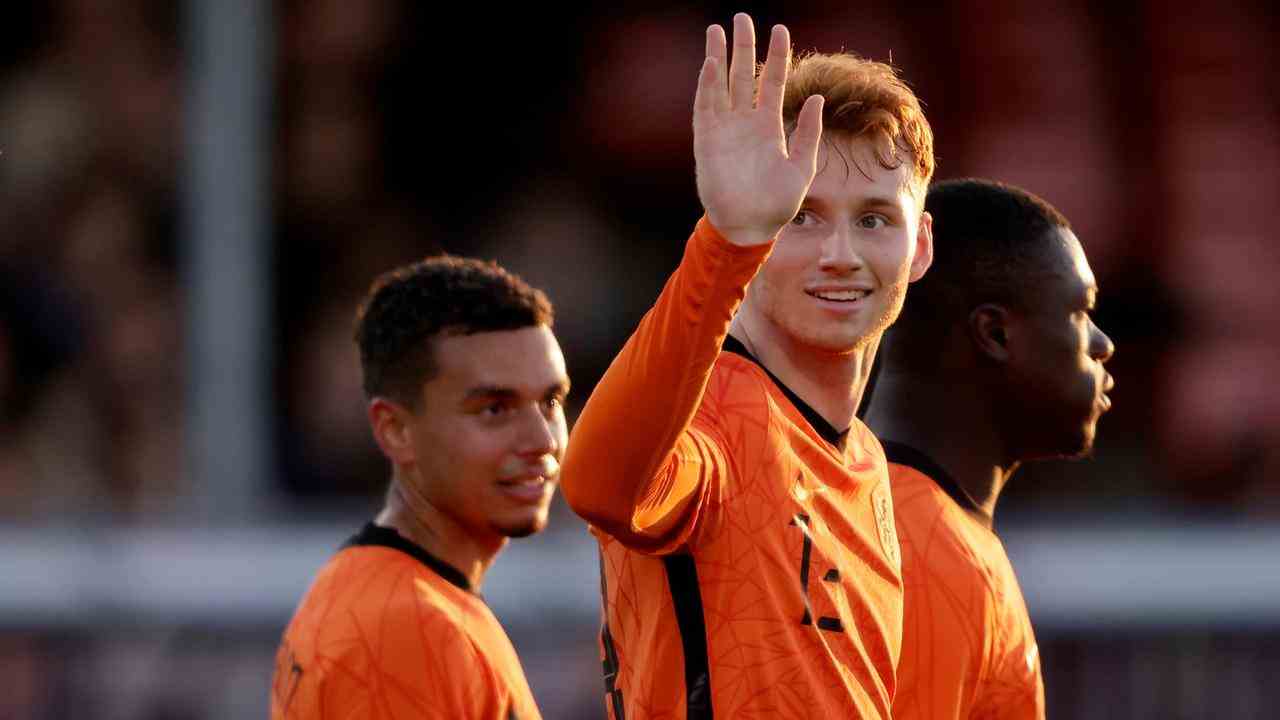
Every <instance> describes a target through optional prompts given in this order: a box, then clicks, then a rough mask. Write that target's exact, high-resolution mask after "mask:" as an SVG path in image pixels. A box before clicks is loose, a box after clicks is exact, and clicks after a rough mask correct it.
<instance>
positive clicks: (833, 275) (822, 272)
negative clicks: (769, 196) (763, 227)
mask: <svg viewBox="0 0 1280 720" xmlns="http://www.w3.org/2000/svg"><path fill="white" fill-rule="evenodd" d="M871 142H872V141H871V140H868V139H863V138H855V139H850V138H848V137H845V136H841V135H827V136H826V137H825V138H824V142H823V144H822V146H821V148H820V149H819V152H818V173H817V175H816V177H815V178H814V180H813V184H812V185H811V186H810V188H809V193H808V195H807V196H806V198H805V200H804V203H803V204H802V205H801V209H800V212H799V213H798V214H797V215H796V217H795V218H794V219H793V220H792V221H791V223H790V224H788V225H787V226H786V227H784V228H783V229H782V231H781V232H780V233H779V234H778V239H777V242H776V243H775V244H774V248H773V252H772V254H771V255H770V256H769V259H768V261H766V262H765V264H764V267H763V268H761V270H760V273H759V274H758V275H757V276H756V277H755V279H753V280H752V281H751V285H750V286H749V287H748V288H747V296H746V299H745V301H744V302H743V305H742V309H741V310H740V311H739V315H740V316H741V317H743V321H744V322H745V323H746V324H747V326H748V327H749V328H751V330H752V331H753V332H754V334H755V336H756V338H757V341H759V340H764V341H766V342H774V343H782V344H784V345H786V346H788V347H789V348H792V349H797V350H801V351H804V350H809V351H813V352H818V353H822V354H846V353H850V352H853V351H854V350H857V349H859V348H861V347H863V346H865V345H866V344H867V343H869V342H872V341H874V340H876V339H878V338H879V337H880V335H881V333H883V332H884V330H885V328H887V327H888V326H889V325H890V324H891V323H892V322H893V321H894V319H895V318H897V316H898V313H899V311H900V310H901V309H902V302H903V299H904V297H905V295H906V289H907V284H908V283H909V282H912V281H914V280H917V279H919V278H920V277H921V276H922V275H923V274H924V272H925V270H926V269H927V268H928V267H929V261H930V258H931V255H932V240H931V234H930V221H929V218H928V216H927V215H925V216H922V214H921V208H920V204H921V201H920V199H919V198H917V197H916V196H915V195H914V194H913V193H912V191H911V188H910V186H909V184H908V179H909V177H910V172H911V166H910V163H904V164H903V165H901V166H900V167H898V168H896V169H894V170H886V169H885V168H884V167H882V166H881V165H880V164H879V163H878V162H877V160H876V156H875V152H874V148H873V146H872V145H871ZM864 173H865V174H864ZM761 336H763V337H761Z"/></svg>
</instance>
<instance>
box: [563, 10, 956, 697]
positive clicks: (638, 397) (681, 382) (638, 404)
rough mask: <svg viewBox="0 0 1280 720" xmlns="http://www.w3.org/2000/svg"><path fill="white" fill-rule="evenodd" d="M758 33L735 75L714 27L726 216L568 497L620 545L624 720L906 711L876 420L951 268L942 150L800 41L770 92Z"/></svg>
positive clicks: (620, 374)
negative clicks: (889, 357)
mask: <svg viewBox="0 0 1280 720" xmlns="http://www.w3.org/2000/svg"><path fill="white" fill-rule="evenodd" d="M733 36H734V39H733V44H734V49H733V61H732V65H730V63H729V61H728V57H727V56H728V50H727V48H726V38H725V33H724V30H723V29H721V28H720V27H719V26H712V27H710V28H709V29H708V31H707V56H706V60H705V61H704V64H703V66H702V71H701V74H700V76H699V80H698V89H697V93H696V97H695V100H694V122H693V125H694V154H695V160H696V166H697V181H698V195H699V197H700V199H701V201H702V204H703V207H704V208H705V211H706V215H705V217H703V218H702V219H701V220H700V221H699V222H698V223H697V226H696V228H695V230H694V232H693V235H692V237H691V238H690V239H689V242H688V244H687V246H686V249H685V255H684V259H683V260H682V261H681V263H680V266H679V267H678V268H677V269H676V271H675V274H674V275H673V276H672V277H671V279H670V280H669V281H668V282H667V284H666V287H665V288H664V290H663V291H662V293H661V295H660V296H659V297H658V300H657V303H656V304H655V305H654V307H653V308H652V309H651V310H650V311H649V313H648V314H647V315H646V316H645V318H644V319H643V320H642V321H641V323H640V326H639V328H638V329H637V330H636V332H635V334H634V335H632V337H631V338H630V340H629V341H628V342H627V344H626V346H625V347H624V348H623V350H622V352H621V354H620V355H619V356H618V357H617V358H616V359H615V360H614V362H613V364H612V366H611V367H610V368H609V370H608V371H607V373H606V374H605V376H604V378H603V379H602V380H601V381H600V383H599V385H597V387H596V388H595V390H594V392H593V393H592V395H591V397H590V399H589V401H588V402H587V405H586V407H585V408H584V410H583V412H582V415H581V417H580V419H579V421H578V423H577V425H576V426H575V428H574V435H573V439H572V441H571V442H570V444H569V451H568V454H567V457H566V460H565V472H564V477H563V479H562V486H563V488H564V492H565V498H566V500H568V502H569V504H570V505H571V506H572V507H573V508H574V510H576V511H577V512H578V513H579V514H580V515H582V516H583V517H584V518H586V519H587V520H588V521H589V522H590V523H591V525H592V526H593V532H594V533H595V536H596V538H597V540H598V541H599V543H600V546H601V555H602V565H603V567H602V581H603V582H602V584H603V594H604V616H605V618H604V619H605V622H604V624H603V628H602V631H601V645H602V650H603V655H604V666H605V674H606V677H605V687H606V693H607V695H606V706H607V707H608V710H609V712H610V714H611V717H613V718H614V719H615V720H623V718H626V720H647V719H649V718H711V717H725V718H746V717H758V718H781V719H783V720H786V719H788V718H815V717H832V718H841V719H842V720H845V719H849V718H888V717H889V710H890V701H891V698H892V696H893V692H894V666H895V664H896V663H897V659H898V651H899V644H900V638H901V628H902V626H901V623H902V617H901V613H902V585H901V576H900V574H899V566H898V541H897V538H896V537H895V535H894V526H893V509H892V504H891V494H890V490H889V486H888V475H887V472H886V468H885V461H884V456H883V451H882V450H881V448H880V445H879V443H878V442H877V441H876V439H875V438H874V437H873V436H872V435H871V433H870V432H869V431H868V430H867V428H866V427H865V426H864V425H862V424H861V423H860V422H858V421H857V420H855V418H854V411H855V409H856V408H857V404H858V401H859V398H860V396H861V393H862V389H863V386H864V384H865V382H866V377H867V374H868V372H869V371H870V369H871V363H872V358H873V356H874V354H875V351H876V347H877V345H878V343H879V339H880V335H881V334H882V332H883V331H884V329H885V327H887V326H888V325H889V323H891V322H892V321H893V319H894V318H895V317H896V316H897V314H898V311H899V309H900V308H901V304H902V299H903V295H904V293H905V292H906V287H907V284H908V282H909V281H912V280H915V279H916V278H918V277H920V275H921V274H922V273H924V271H925V269H926V268H927V267H928V265H929V258H930V242H931V241H930V234H929V233H930V231H929V219H928V217H927V216H926V215H924V214H923V213H922V204H923V201H924V191H925V188H926V186H927V184H928V180H929V177H930V176H931V175H932V172H933V150H932V144H933V141H932V133H931V131H930V129H929V126H928V124H927V122H926V121H925V119H924V116H923V114H922V113H921V110H920V105H919V102H918V101H917V99H916V98H915V96H914V95H913V94H912V93H911V91H910V90H908V89H907V87H906V86H905V85H903V83H902V82H901V81H900V80H899V79H898V78H897V77H896V75H895V74H894V72H893V70H892V69H891V68H889V67H888V66H885V65H883V64H879V63H874V62H869V61H866V60H862V59H859V58H856V57H853V56H849V55H816V54H815V55H810V56H807V57H804V58H802V59H800V60H798V61H796V62H795V64H794V66H793V67H791V68H790V69H789V68H788V61H789V58H790V40H789V37H788V33H787V30H786V28H784V27H782V26H777V27H774V28H773V31H772V35H771V37H770V41H769V51H768V55H767V60H766V63H765V65H764V68H763V70H762V71H761V74H760V78H759V82H758V85H757V82H756V78H755V32H754V30H753V28H752V24H751V19H750V18H749V17H747V16H746V15H743V14H739V15H737V16H736V17H735V18H734V27H733ZM824 128H825V130H824ZM757 273H758V274H757ZM753 278H754V279H753ZM739 305H741V306H740V307H739Z"/></svg>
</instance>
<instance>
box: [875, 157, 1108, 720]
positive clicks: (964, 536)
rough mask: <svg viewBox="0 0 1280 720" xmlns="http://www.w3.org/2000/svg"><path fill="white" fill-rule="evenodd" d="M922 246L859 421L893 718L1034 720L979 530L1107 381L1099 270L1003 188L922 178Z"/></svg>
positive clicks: (1082, 420)
mask: <svg viewBox="0 0 1280 720" xmlns="http://www.w3.org/2000/svg"><path fill="white" fill-rule="evenodd" d="M925 209H926V210H927V211H928V212H929V213H930V214H931V215H932V216H933V228H934V260H933V267H932V269H930V271H929V274H928V275H927V276H926V277H925V278H924V279H923V280H921V281H920V282H919V283H918V284H917V285H916V286H915V287H914V288H912V290H911V297H910V298H909V299H908V300H907V303H906V308H905V310H903V313H902V318H901V319H900V320H899V321H898V323H897V324H896V325H894V327H893V328H892V329H891V330H890V331H889V333H888V334H887V335H886V336H885V344H884V348H883V349H882V351H881V357H880V363H881V368H880V371H879V374H878V380H877V382H876V386H875V391H874V393H873V394H872V396H871V399H870V403H869V406H868V409H867V415H866V418H867V422H868V424H869V425H870V426H871V428H872V429H873V430H874V431H875V433H876V435H877V437H879V438H880V441H881V442H882V443H883V444H884V448H885V453H886V455H887V456H888V458H889V476H890V478H891V481H892V485H893V504H894V514H895V517H896V518H897V526H898V537H899V538H900V540H901V542H902V578H903V582H904V584H905V590H906V607H905V617H904V622H903V641H902V642H903V645H902V658H901V662H900V663H899V664H898V694H897V697H896V698H895V699H894V703H893V717H894V718H895V719H897V720H903V719H906V720H911V719H912V718H918V719H919V720H925V719H926V718H927V719H928V720H959V719H961V718H965V719H967V718H984V719H986V718H991V719H993V720H998V719H1009V720H1014V719H1017V720H1032V719H1034V718H1043V717H1044V685H1043V683H1042V681H1041V676H1040V659H1039V654H1038V652H1037V650H1036V641H1035V637H1034V635H1033V634H1032V630H1031V622H1030V619H1029V618H1028V616H1027V609H1026V605H1025V604H1024V602H1023V600H1022V592H1021V591H1020V590H1019V588H1018V581H1017V579H1016V578H1015V577H1014V573H1013V568H1012V566H1010V564H1009V559H1008V557H1007V556H1006V555H1005V550H1004V546H1003V545H1002V544H1001V543H1000V538H999V537H997V536H996V534H995V532H994V531H993V527H992V518H993V515H994V513H995V507H996V501H997V499H998V498H999V496H1000V491H1001V490H1002V489H1003V488H1004V486H1005V483H1007V482H1008V481H1009V478H1010V476H1012V475H1013V473H1014V471H1015V470H1016V469H1017V468H1018V464H1019V463H1020V462H1022V461H1025V460H1033V459H1037V458H1047V457H1062V456H1080V455H1082V454H1084V453H1087V452H1088V451H1089V449H1090V448H1091V447H1092V445H1093V438H1094V432H1095V430H1096V427H1097V423H1098V418H1099V417H1100V416H1101V415H1102V413H1104V412H1106V411H1107V409H1108V408H1109V407H1110V406H1111V401H1110V400H1109V399H1108V397H1107V392H1108V391H1109V390H1110V389H1111V387H1112V386H1113V384H1114V383H1113V381H1112V379H1111V376H1110V375H1109V374H1108V373H1107V371H1106V370H1105V369H1104V368H1103V363H1105V362H1106V361H1107V360H1108V359H1109V358H1110V357H1111V354H1112V352H1114V350H1115V348H1114V346H1113V345H1112V343H1111V340H1110V339H1109V338H1108V337H1107V336H1106V335H1104V334H1103V332H1102V331H1101V330H1099V329H1098V327H1097V326H1096V325H1094V323H1093V321H1092V319H1090V313H1091V312H1092V311H1093V308H1094V303H1095V301H1096V295H1097V292H1098V288H1097V283H1096V282H1095V281H1094V277H1093V272H1092V271H1091V270H1090V269H1089V262H1088V261H1087V260H1086V259H1085V255H1084V250H1083V249H1081V247H1080V242H1079V240H1077V239H1076V236H1075V235H1074V234H1073V233H1072V231H1071V226H1070V225H1069V224H1068V223H1067V220H1066V218H1064V217H1063V216H1062V215H1061V214H1060V213H1058V211H1057V210H1055V209H1054V208H1053V207H1051V206H1050V205H1049V204H1048V203H1046V202H1045V201H1044V200H1041V199H1040V198H1038V197H1036V196H1034V195H1032V194H1030V193H1028V192H1025V191H1023V190H1019V189H1017V188H1014V187H1009V186H1005V185H1000V184H997V183H992V182H986V181H982V180H958V181H951V182H944V183H939V184H937V185H935V186H934V187H933V188H932V189H930V190H929V194H928V198H927V200H926V202H925Z"/></svg>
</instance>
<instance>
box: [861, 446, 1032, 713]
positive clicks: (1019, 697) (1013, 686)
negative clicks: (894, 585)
mask: <svg viewBox="0 0 1280 720" xmlns="http://www.w3.org/2000/svg"><path fill="white" fill-rule="evenodd" d="M884 448H885V453H886V454H887V455H888V457H889V477H890V478H891V480H892V483H893V504H894V512H895V515H896V517H897V520H898V533H899V536H900V538H901V540H902V579H903V583H904V584H905V586H906V608H905V616H904V619H903V639H902V661H901V662H900V663H899V664H898V695H897V698H896V699H895V700H894V703H893V717H894V718H896V719H897V720H912V719H913V718H918V719H919V720H926V719H927V720H968V719H969V718H973V719H974V720H1037V719H1040V720H1043V718H1044V716H1045V712H1044V682H1043V681H1042V680H1041V676H1040V656H1039V652H1038V650H1037V648H1036V639H1035V635H1034V634H1033V633H1032V630H1031V619H1030V617H1029V616H1028V615H1027V606H1026V603H1025V602H1023V599H1022V591H1021V590H1020V589H1019V588H1018V579H1017V577H1015V576H1014V573H1013V566H1012V565H1010V564H1009V557H1008V556H1007V555H1006V554H1005V551H1004V545H1003V544H1001V542H1000V538H998V537H996V535H995V533H994V532H992V531H991V529H990V528H988V527H987V526H986V525H984V524H983V523H981V522H980V521H979V520H978V519H977V518H976V517H974V516H973V515H972V514H971V513H970V512H969V511H968V510H966V508H970V509H973V508H976V506H975V505H974V504H973V501H972V500H970V499H969V498H968V497H967V496H966V495H965V494H964V492H963V490H961V489H960V487H959V486H958V485H956V483H955V481H954V480H953V479H952V478H951V477H950V475H948V474H947V473H946V471H945V470H943V469H942V468H941V467H939V466H938V465H937V464H936V463H934V462H933V461H932V460H931V459H930V458H929V457H928V456H926V455H924V454H923V453H921V452H920V451H918V450H915V449H914V448H911V447H909V446H906V445H902V444H899V443H895V442H891V441H887V440H886V441H885V442H884Z"/></svg>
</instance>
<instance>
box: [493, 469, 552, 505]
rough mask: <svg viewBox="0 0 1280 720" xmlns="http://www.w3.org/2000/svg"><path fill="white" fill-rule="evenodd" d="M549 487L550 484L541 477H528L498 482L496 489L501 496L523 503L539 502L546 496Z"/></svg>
mask: <svg viewBox="0 0 1280 720" xmlns="http://www.w3.org/2000/svg"><path fill="white" fill-rule="evenodd" d="M550 485H551V483H550V482H549V481H548V480H547V478H546V477H544V476H542V475H528V476H522V477H517V478H511V479H509V480H499V481H498V489H499V490H501V491H502V494H503V495H506V496H507V497H509V498H511V499H513V500H516V501H518V502H525V503H536V502H539V501H541V500H542V499H543V497H545V496H546V494H547V490H548V489H549V488H550Z"/></svg>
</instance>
